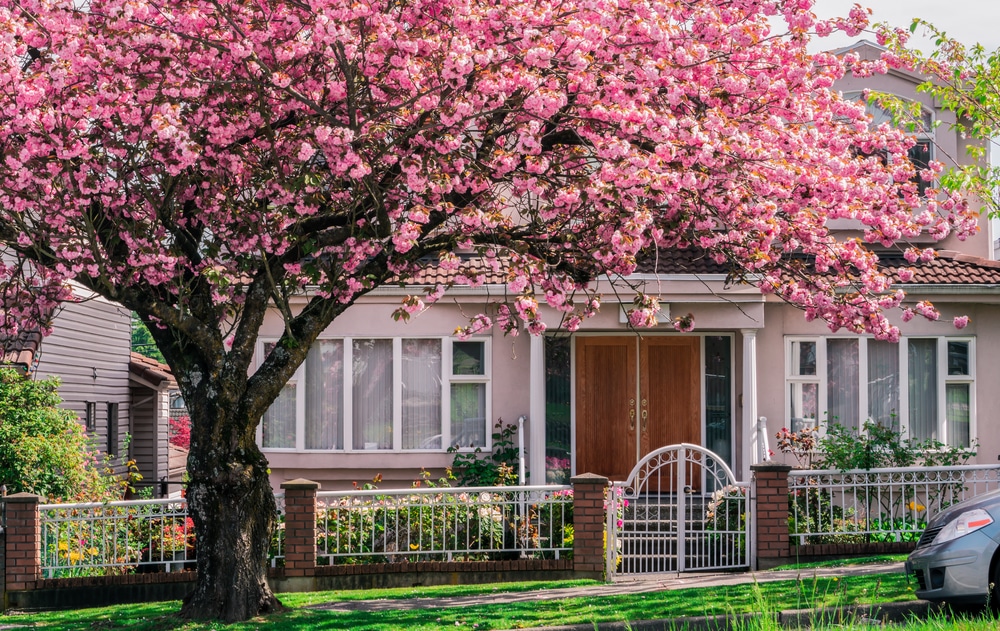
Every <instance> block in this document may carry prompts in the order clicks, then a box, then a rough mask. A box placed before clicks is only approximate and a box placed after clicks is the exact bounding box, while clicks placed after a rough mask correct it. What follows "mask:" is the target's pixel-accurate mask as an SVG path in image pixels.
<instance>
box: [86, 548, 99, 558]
mask: <svg viewBox="0 0 1000 631" xmlns="http://www.w3.org/2000/svg"><path fill="white" fill-rule="evenodd" d="M97 553H98V549H97V548H94V547H90V548H87V554H89V555H90V556H92V557H95V556H97Z"/></svg>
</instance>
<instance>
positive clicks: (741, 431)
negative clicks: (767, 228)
mask: <svg viewBox="0 0 1000 631" xmlns="http://www.w3.org/2000/svg"><path fill="white" fill-rule="evenodd" d="M847 50H853V51H854V52H856V53H858V54H860V55H862V56H868V57H871V56H876V55H878V54H879V49H878V48H877V47H876V46H874V45H872V44H869V43H866V42H861V43H858V44H856V45H854V46H852V47H851V48H850V49H845V50H844V51H843V52H846V51H847ZM919 81H920V79H919V77H916V76H913V75H910V74H907V73H903V72H890V73H889V74H888V75H886V76H882V77H878V78H876V79H859V78H854V77H848V78H845V79H844V80H843V81H842V82H841V84H840V85H839V86H838V87H839V88H840V89H841V90H842V91H843V92H844V93H845V95H848V96H855V95H856V96H857V97H858V98H860V96H861V90H863V89H864V88H875V89H878V90H882V91H886V92H891V93H893V94H896V95H898V96H900V97H902V98H905V99H909V100H913V101H916V102H918V103H920V105H921V108H922V112H923V120H924V125H922V126H921V128H920V129H918V130H917V132H916V139H917V144H916V145H915V146H914V148H913V150H912V157H913V159H914V160H916V161H920V160H929V159H935V160H941V161H944V162H949V161H951V160H956V159H957V160H965V159H966V158H965V156H966V152H965V147H964V145H963V141H962V139H961V138H959V136H958V134H956V133H955V132H954V131H952V130H951V129H950V125H949V124H950V123H951V122H953V121H954V115H953V114H951V113H950V112H946V111H943V110H941V109H939V108H937V107H936V105H935V103H934V102H933V101H932V100H931V99H930V98H928V97H927V96H926V95H923V94H920V93H918V92H917V90H916V86H917V84H918V83H919ZM870 108H871V113H872V115H873V118H874V119H875V121H876V122H881V121H882V120H883V119H884V118H885V117H886V116H887V114H886V113H885V112H882V111H881V110H880V109H879V108H877V107H875V106H870ZM935 125H936V126H935ZM932 140H933V142H932ZM833 227H834V228H836V229H837V230H838V231H840V232H841V233H842V234H843V235H844V236H850V235H852V234H853V233H858V234H860V231H859V227H860V226H859V225H853V224H852V223H851V222H849V221H844V220H841V221H838V222H837V223H836V224H834V225H833ZM981 227H982V229H981V231H980V233H979V234H978V235H977V236H975V237H974V238H971V239H969V240H966V241H964V242H959V241H958V240H957V239H954V238H953V237H949V238H947V239H945V240H944V242H942V243H939V244H937V246H936V247H938V248H939V250H940V256H939V257H938V259H937V260H935V261H932V262H930V263H926V264H918V265H914V266H912V268H913V269H914V274H913V277H912V278H909V279H908V280H906V281H905V282H903V281H901V280H899V279H898V276H897V280H898V286H900V287H902V288H904V289H905V290H906V291H907V294H908V298H907V303H908V304H911V305H912V304H914V303H916V302H917V301H920V300H931V301H932V302H934V304H935V305H936V306H937V307H938V309H939V310H940V312H941V319H940V320H939V321H937V322H929V321H926V320H924V319H922V318H916V319H914V320H912V321H910V322H906V323H902V322H898V324H899V325H900V327H901V329H902V332H903V338H902V340H901V341H900V342H899V344H891V343H887V342H881V341H878V340H875V339H874V338H871V337H865V336H858V335H854V334H849V333H844V332H837V333H831V332H830V331H829V329H828V328H827V327H826V326H825V325H824V324H823V323H820V322H806V321H805V319H804V318H803V316H802V313H801V312H800V311H798V310H796V309H794V308H792V307H789V306H787V305H785V304H784V303H782V302H781V301H779V300H777V299H775V298H774V297H773V296H764V295H762V294H761V293H760V291H758V290H756V289H755V288H753V287H751V286H746V285H738V284H732V283H729V282H727V274H726V270H725V269H724V268H722V267H720V266H718V265H716V264H714V263H712V262H711V261H709V260H707V259H704V258H701V257H700V256H699V254H698V253H697V252H696V251H690V250H689V251H671V252H660V253H658V254H657V255H656V256H651V257H650V258H649V259H648V260H646V261H645V262H644V263H643V264H642V265H641V266H640V268H639V269H638V270H636V273H635V274H634V275H633V277H632V278H631V279H630V280H631V281H633V282H639V283H641V284H643V285H644V286H645V287H646V291H647V292H651V293H657V294H659V295H660V296H661V300H662V303H663V305H664V311H665V312H669V313H665V314H664V315H670V314H673V315H684V314H688V313H690V314H692V315H693V316H694V318H695V322H696V328H695V330H694V331H693V332H691V333H677V332H674V330H673V328H672V327H669V326H663V327H662V328H661V329H657V328H654V329H650V330H642V331H639V332H636V331H633V330H631V329H630V328H629V327H628V325H627V323H626V321H625V317H624V315H623V311H622V308H621V307H620V305H619V304H618V302H619V298H617V296H621V298H620V301H623V302H625V303H629V304H630V303H631V293H630V292H629V290H628V289H627V288H625V287H624V286H621V285H618V286H616V284H615V283H614V282H612V281H611V280H609V279H602V280H600V281H598V283H597V284H598V286H599V289H600V291H601V292H602V294H603V296H604V300H603V306H602V309H601V312H600V314H599V315H598V316H596V317H594V318H592V319H590V320H588V321H587V322H586V323H585V324H584V325H583V327H582V329H581V330H580V331H579V332H576V333H574V334H572V335H570V334H569V333H567V332H565V331H562V330H560V329H559V326H558V317H557V314H555V313H554V312H553V313H552V314H550V315H551V317H550V318H549V319H548V320H547V321H548V322H549V323H550V330H549V332H548V333H547V334H546V335H544V336H541V337H532V336H529V335H527V333H523V334H522V335H519V336H517V337H504V336H503V335H502V334H500V333H497V332H491V333H487V334H485V335H481V336H477V337H473V338H471V339H469V340H464V341H461V340H459V339H457V338H455V337H454V336H453V335H452V333H453V331H454V329H455V328H456V327H457V326H461V325H464V324H467V322H468V317H469V316H470V315H472V314H476V313H479V312H481V311H483V310H484V309H485V308H486V305H487V304H488V303H490V302H491V300H493V299H495V298H496V297H498V296H502V295H503V294H504V291H505V288H504V285H503V283H502V281H501V279H500V278H493V279H491V280H492V281H495V282H488V283H487V284H485V285H484V286H480V287H461V286H459V287H455V288H453V289H451V290H449V291H448V292H447V294H446V296H445V298H444V299H443V300H442V301H441V302H439V303H438V304H437V305H436V306H435V307H434V308H432V309H430V310H429V311H427V312H425V313H422V314H420V315H419V316H417V317H415V318H413V319H412V320H411V321H410V322H409V323H406V324H402V323H397V322H394V321H393V320H392V318H391V317H390V315H391V313H392V312H393V311H394V310H395V309H396V308H397V307H398V306H399V303H400V300H401V298H402V297H403V296H405V295H407V294H412V293H414V291H415V289H414V287H413V286H410V287H407V288H398V287H383V288H380V289H378V290H376V291H375V292H373V293H371V294H369V295H368V296H366V297H365V298H364V299H363V300H361V301H359V302H358V303H357V304H356V305H354V306H352V307H351V308H350V309H349V310H348V311H347V313H346V314H345V315H344V316H342V317H340V318H339V319H338V320H337V321H336V322H335V323H334V324H333V325H332V326H330V327H329V329H328V330H327V331H325V332H324V334H323V335H322V336H321V339H320V340H319V341H317V342H316V344H315V346H314V347H313V349H312V352H311V353H310V355H309V358H308V359H307V361H306V362H305V363H304V365H303V366H302V367H301V368H300V369H299V371H298V372H297V373H296V375H295V377H294V379H293V380H292V381H291V382H290V383H289V384H288V385H287V386H286V388H285V390H284V393H283V394H282V395H281V397H280V398H279V400H278V401H277V402H276V403H275V404H274V405H273V406H272V408H271V410H270V411H269V412H268V413H267V414H266V415H265V417H264V418H263V422H262V423H261V426H260V429H259V442H260V445H261V447H262V448H263V450H264V452H265V453H266V455H267V458H268V460H269V462H270V466H271V471H272V480H273V483H274V485H275V486H277V485H278V484H280V483H281V482H283V481H286V480H291V479H295V478H308V479H311V480H316V481H318V482H320V483H321V484H322V485H323V487H324V488H338V487H341V488H342V487H345V486H350V484H351V482H353V481H357V482H364V481H368V480H370V479H371V478H373V477H374V476H375V475H376V474H381V475H382V476H383V478H384V480H385V482H384V484H385V485H386V486H400V485H403V486H405V485H408V484H409V483H410V482H411V481H413V480H415V479H417V477H418V476H419V472H420V470H421V469H422V468H423V469H428V470H431V471H435V472H439V471H441V470H443V469H444V468H445V467H446V466H448V465H449V464H450V463H451V461H452V454H449V453H447V451H446V449H447V448H448V447H449V446H450V445H457V446H459V447H461V448H466V449H469V448H475V447H482V448H484V449H489V448H490V447H491V433H492V426H493V424H494V422H495V421H496V420H497V419H499V418H502V419H504V421H505V422H507V423H515V422H517V419H518V418H519V417H522V416H523V417H525V418H526V422H525V423H524V425H523V435H522V439H523V442H524V445H525V462H526V469H527V472H528V474H529V477H528V483H532V484H541V483H544V482H546V481H563V480H566V479H568V477H569V476H570V475H574V474H579V473H584V472H591V473H599V474H602V475H605V476H608V477H610V478H612V479H624V478H625V477H626V476H627V475H628V473H629V471H630V470H631V468H632V467H633V465H634V464H635V463H636V462H637V461H638V460H639V459H640V458H641V457H642V456H643V455H644V454H646V453H648V452H650V451H652V450H653V449H656V448H657V447H661V446H665V445H670V444H676V443H693V444H697V445H701V446H704V447H706V448H708V449H710V450H711V451H713V452H715V453H716V454H718V456H719V457H720V458H721V459H722V460H725V461H726V462H727V463H728V464H729V465H730V466H731V467H732V468H733V470H734V471H735V472H736V473H737V476H742V477H744V478H745V477H746V476H747V474H748V473H749V468H750V465H751V464H754V463H756V462H758V461H760V460H761V458H762V457H763V454H764V453H765V449H764V444H763V441H762V438H763V437H766V436H767V435H773V433H774V431H775V430H777V429H779V428H781V427H782V426H792V427H796V426H805V425H809V426H812V425H814V424H819V425H823V424H824V423H825V422H827V421H832V420H835V421H836V422H839V423H841V424H843V425H848V426H853V427H857V426H859V425H860V424H861V423H862V422H863V421H864V419H867V418H872V419H875V420H880V421H883V422H889V421H892V422H898V423H899V424H900V426H901V427H902V428H904V430H905V431H906V432H908V433H909V434H910V435H912V436H917V437H921V438H935V439H937V440H940V441H942V442H945V443H947V444H951V445H968V444H971V443H972V442H973V441H978V443H979V456H978V458H979V460H980V461H981V462H995V461H996V457H997V454H1000V434H998V433H996V432H990V431H989V430H988V427H989V425H988V423H989V416H988V415H987V412H988V411H992V410H996V409H1000V389H998V388H996V387H994V384H996V383H998V381H1000V363H998V362H996V361H992V357H991V355H990V352H989V349H991V348H1000V263H997V262H995V261H992V260H989V257H991V256H992V252H993V249H992V242H993V240H992V235H991V234H990V233H989V224H988V221H987V220H986V219H985V218H984V219H983V221H982V226H981ZM929 244H930V243H929V242H928V245H929ZM881 256H882V261H883V263H884V264H885V265H886V267H887V268H888V269H889V270H890V271H893V272H895V271H896V270H897V269H899V268H902V267H911V266H909V265H908V264H906V262H905V261H904V260H903V258H902V256H901V255H900V253H898V252H885V253H883V254H882V255H881ZM470 264H471V263H470ZM432 280H433V279H432V278H430V277H424V278H418V279H415V280H414V284H415V285H419V284H421V283H430V282H431V281H432ZM960 315H967V316H969V317H970V318H971V322H970V324H969V325H968V326H967V327H966V328H964V329H961V330H958V329H956V328H955V327H954V326H953V325H952V319H953V317H955V316H960ZM665 319H668V318H665ZM281 331H282V322H281V319H280V317H279V315H278V314H277V313H274V314H272V316H271V317H270V318H269V319H268V320H267V321H266V322H265V325H264V331H263V335H262V342H261V343H260V346H259V354H262V353H264V352H265V351H266V350H267V345H268V344H269V343H271V342H272V341H273V340H275V339H277V337H278V335H279V334H280V332H281ZM980 411H982V412H983V414H980ZM761 417H765V418H766V419H767V427H768V428H769V429H768V433H764V432H762V431H760V430H761V422H760V420H759V419H760V418H761Z"/></svg>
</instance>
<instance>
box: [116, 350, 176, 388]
mask: <svg viewBox="0 0 1000 631" xmlns="http://www.w3.org/2000/svg"><path fill="white" fill-rule="evenodd" d="M128 371H129V374H131V375H134V376H136V377H138V378H140V379H143V380H145V381H148V382H150V383H153V384H156V385H157V386H161V385H163V384H167V385H172V386H176V385H177V382H176V381H175V380H174V375H173V373H171V372H170V366H167V365H166V364H163V363H161V362H158V361H156V360H155V359H152V358H150V357H146V356H145V355H140V354H139V353H131V354H130V355H129V361H128Z"/></svg>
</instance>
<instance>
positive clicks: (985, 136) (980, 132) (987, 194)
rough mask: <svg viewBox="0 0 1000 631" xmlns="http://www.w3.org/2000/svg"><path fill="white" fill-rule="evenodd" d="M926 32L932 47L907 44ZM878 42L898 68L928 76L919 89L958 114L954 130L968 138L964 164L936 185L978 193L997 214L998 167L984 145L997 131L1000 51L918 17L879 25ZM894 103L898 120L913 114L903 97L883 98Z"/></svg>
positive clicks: (999, 125)
mask: <svg viewBox="0 0 1000 631" xmlns="http://www.w3.org/2000/svg"><path fill="white" fill-rule="evenodd" d="M918 31H919V32H920V33H922V34H926V35H927V36H929V37H930V39H931V40H932V41H933V48H932V49H931V50H930V52H928V53H922V52H921V51H919V50H916V49H914V48H912V47H911V46H910V45H909V42H910V36H911V35H912V34H913V33H915V32H918ZM878 36H879V42H880V43H881V44H883V45H885V46H887V47H888V51H887V52H886V53H885V55H884V58H885V60H886V62H887V63H888V64H889V65H891V66H893V67H896V68H903V69H906V70H912V71H916V72H919V73H922V74H924V75H925V76H926V77H927V80H926V81H925V82H924V83H922V84H921V85H920V86H919V88H918V89H919V90H921V91H923V92H926V93H928V94H931V95H933V96H934V98H935V99H936V100H937V102H938V103H940V104H941V106H942V107H944V108H945V109H949V110H951V111H953V112H955V113H956V114H958V122H957V123H956V124H955V125H954V127H955V132H956V133H958V134H960V135H961V137H963V138H966V139H967V140H968V142H967V143H966V147H967V148H968V151H969V157H971V158H972V160H971V161H968V163H967V164H964V165H961V166H956V167H953V168H951V169H948V170H947V171H946V172H945V173H943V174H942V175H941V177H940V185H941V187H942V188H944V189H946V190H949V191H961V192H963V193H964V194H966V195H967V196H972V197H975V198H977V199H978V200H979V201H980V202H981V204H982V206H983V208H984V209H985V210H986V211H987V212H989V213H990V214H991V215H993V216H994V217H997V216H1000V198H998V197H997V194H996V191H997V188H998V185H1000V167H997V166H995V165H992V164H990V163H989V161H988V160H987V157H988V155H989V154H988V151H987V149H988V147H989V146H990V145H991V144H993V143H995V142H996V140H995V139H996V138H997V136H998V135H1000V92H998V90H997V86H998V85H1000V50H994V51H991V50H989V49H987V48H985V47H984V46H982V45H981V44H971V45H965V44H963V43H962V42H960V41H958V40H956V39H954V38H952V37H949V36H948V34H947V33H945V32H944V31H942V30H941V29H939V28H937V27H935V26H934V25H933V24H931V23H930V22H928V21H926V20H921V19H916V20H914V21H913V23H912V24H911V25H910V28H909V29H908V30H907V29H901V28H895V27H892V26H890V25H887V24H880V25H879V26H878ZM884 100H885V102H886V103H887V104H888V105H890V106H894V107H895V110H894V113H895V114H896V115H897V116H898V118H899V119H900V121H902V122H904V123H905V122H907V121H909V120H912V119H913V116H914V115H915V114H916V113H917V112H915V111H913V110H912V109H908V108H907V104H906V103H904V102H901V101H899V100H898V99H897V100H892V99H888V98H886V99H884Z"/></svg>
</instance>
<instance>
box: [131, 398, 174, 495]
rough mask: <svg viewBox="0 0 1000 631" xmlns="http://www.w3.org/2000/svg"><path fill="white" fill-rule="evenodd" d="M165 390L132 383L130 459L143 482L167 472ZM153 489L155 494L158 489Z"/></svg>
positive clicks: (152, 481)
mask: <svg viewBox="0 0 1000 631" xmlns="http://www.w3.org/2000/svg"><path fill="white" fill-rule="evenodd" d="M168 404H169V395H168V393H167V391H165V390H164V391H162V392H158V391H156V390H151V389H149V388H146V387H145V386H140V385H136V384H133V385H132V409H131V412H132V447H131V450H132V458H133V459H135V461H136V465H137V466H138V467H139V473H141V474H142V478H143V481H144V482H150V483H154V482H157V481H159V479H160V478H162V477H164V476H166V475H168V471H169V463H168V462H167V458H168V454H167V441H168V440H169V426H168V416H167V406H168ZM153 488H154V494H156V493H158V492H159V489H158V487H155V486H154V487H153Z"/></svg>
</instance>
